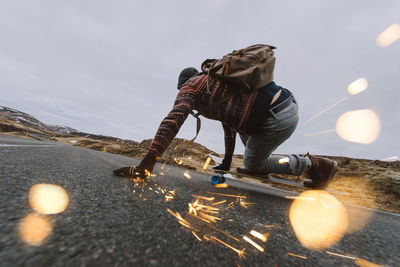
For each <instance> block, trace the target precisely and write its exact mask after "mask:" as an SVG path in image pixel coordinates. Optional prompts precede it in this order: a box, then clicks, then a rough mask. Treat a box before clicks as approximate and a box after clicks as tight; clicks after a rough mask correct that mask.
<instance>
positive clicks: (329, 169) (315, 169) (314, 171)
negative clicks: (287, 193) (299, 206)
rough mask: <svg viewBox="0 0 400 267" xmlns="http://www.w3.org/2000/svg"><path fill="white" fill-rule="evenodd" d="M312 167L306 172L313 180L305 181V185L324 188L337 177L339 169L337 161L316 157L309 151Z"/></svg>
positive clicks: (308, 155)
mask: <svg viewBox="0 0 400 267" xmlns="http://www.w3.org/2000/svg"><path fill="white" fill-rule="evenodd" d="M307 157H308V158H309V159H310V161H311V167H310V168H309V169H308V170H306V171H305V172H304V174H305V176H306V177H308V178H310V179H311V180H312V181H311V182H310V181H304V186H306V187H309V188H312V189H324V188H326V187H328V185H329V183H330V182H331V181H332V179H333V178H334V177H335V174H336V171H337V169H338V164H337V161H335V160H330V159H328V158H323V157H316V156H313V155H310V154H309V153H307Z"/></svg>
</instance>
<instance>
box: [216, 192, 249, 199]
mask: <svg viewBox="0 0 400 267" xmlns="http://www.w3.org/2000/svg"><path fill="white" fill-rule="evenodd" d="M209 193H210V194H211V195H217V196H225V197H237V198H247V197H246V196H241V195H228V194H222V193H214V192H209Z"/></svg>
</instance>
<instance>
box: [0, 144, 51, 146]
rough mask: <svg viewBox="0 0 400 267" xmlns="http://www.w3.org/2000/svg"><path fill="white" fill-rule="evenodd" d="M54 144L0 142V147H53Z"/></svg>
mask: <svg viewBox="0 0 400 267" xmlns="http://www.w3.org/2000/svg"><path fill="white" fill-rule="evenodd" d="M54 146H56V145H17V144H0V147H54Z"/></svg>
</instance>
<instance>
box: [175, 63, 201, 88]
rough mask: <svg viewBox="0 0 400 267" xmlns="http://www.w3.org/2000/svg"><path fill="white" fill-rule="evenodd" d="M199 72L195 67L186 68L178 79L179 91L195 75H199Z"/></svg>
mask: <svg viewBox="0 0 400 267" xmlns="http://www.w3.org/2000/svg"><path fill="white" fill-rule="evenodd" d="M198 73H199V71H198V70H196V69H195V68H193V67H190V68H186V69H183V70H182V71H181V73H180V74H179V78H178V90H179V89H180V88H181V86H182V85H183V84H184V83H185V82H186V81H187V80H189V79H190V78H191V77H193V76H194V75H196V74H198Z"/></svg>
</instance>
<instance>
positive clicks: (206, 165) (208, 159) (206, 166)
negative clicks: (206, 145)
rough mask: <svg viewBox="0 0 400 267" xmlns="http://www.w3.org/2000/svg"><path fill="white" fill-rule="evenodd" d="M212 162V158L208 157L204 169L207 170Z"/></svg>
mask: <svg viewBox="0 0 400 267" xmlns="http://www.w3.org/2000/svg"><path fill="white" fill-rule="evenodd" d="M210 162H211V158H210V157H208V158H207V160H206V162H204V165H203V170H207V169H208V165H210Z"/></svg>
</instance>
